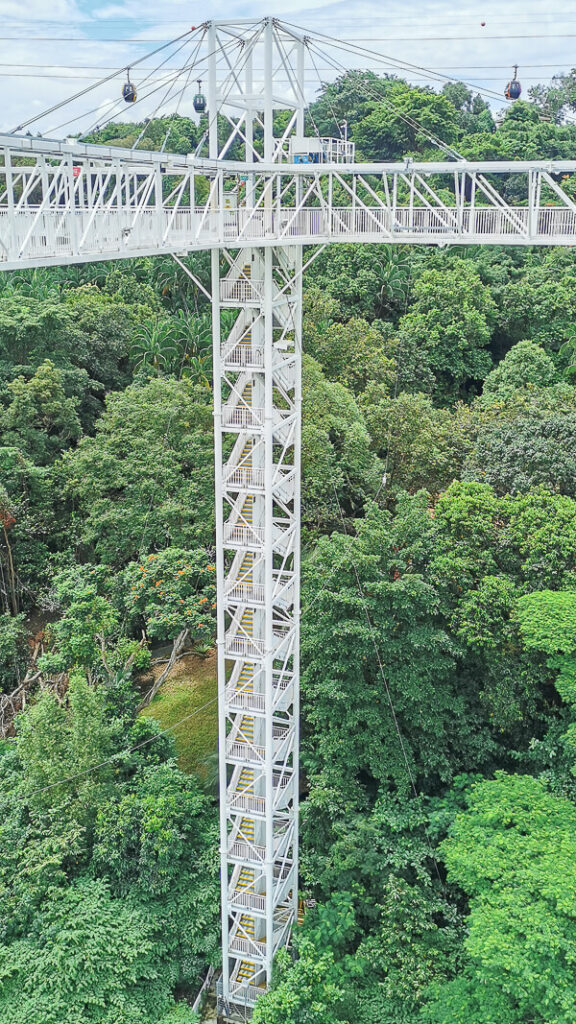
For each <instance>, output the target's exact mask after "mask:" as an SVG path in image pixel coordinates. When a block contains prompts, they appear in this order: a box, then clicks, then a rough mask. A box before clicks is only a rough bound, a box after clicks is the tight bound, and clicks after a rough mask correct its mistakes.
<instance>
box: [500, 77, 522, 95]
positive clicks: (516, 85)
mask: <svg viewBox="0 0 576 1024" xmlns="http://www.w3.org/2000/svg"><path fill="white" fill-rule="evenodd" d="M521 93H522V86H521V85H520V82H517V81H516V79H513V81H512V82H508V85H507V86H506V88H505V90H504V95H505V97H506V99H507V100H519V99H520V96H521Z"/></svg>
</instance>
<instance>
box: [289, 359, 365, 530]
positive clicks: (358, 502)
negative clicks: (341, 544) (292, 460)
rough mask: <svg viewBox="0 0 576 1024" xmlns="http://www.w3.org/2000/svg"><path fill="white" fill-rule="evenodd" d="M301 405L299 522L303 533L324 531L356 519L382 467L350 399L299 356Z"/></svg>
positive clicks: (316, 368)
mask: <svg viewBox="0 0 576 1024" xmlns="http://www.w3.org/2000/svg"><path fill="white" fill-rule="evenodd" d="M303 382H304V387H303V403H302V420H303V426H302V505H303V507H302V516H303V522H304V524H305V526H306V527H308V528H310V529H311V530H314V531H318V530H325V529H327V528H328V527H334V526H338V525H341V524H340V510H341V511H342V514H343V515H344V517H345V518H346V519H349V518H354V517H356V516H357V515H360V514H361V511H362V508H363V505H364V502H365V501H366V500H367V498H369V497H370V496H371V495H373V494H375V493H376V491H377V490H378V487H379V484H380V480H381V465H380V462H379V460H378V459H377V458H376V456H375V455H374V453H373V452H372V451H371V450H370V437H369V435H368V431H367V429H366V425H365V423H364V421H363V418H362V414H361V412H360V410H359V408H358V405H357V403H356V401H355V399H354V396H353V395H352V394H350V392H349V391H348V390H347V389H346V388H345V387H344V386H343V385H342V384H337V383H332V382H331V381H327V380H326V378H325V376H324V374H323V372H322V368H321V367H320V366H319V364H318V363H317V362H316V361H315V360H314V359H311V358H310V356H304V361H303Z"/></svg>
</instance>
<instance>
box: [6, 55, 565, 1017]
mask: <svg viewBox="0 0 576 1024" xmlns="http://www.w3.org/2000/svg"><path fill="white" fill-rule="evenodd" d="M575 80H576V75H575V74H574V73H572V74H571V75H568V76H565V77H564V78H562V79H558V80H555V81H554V82H553V83H552V85H551V86H549V87H546V88H544V87H541V88H540V87H538V88H536V89H534V90H533V94H532V97H531V100H532V101H531V102H523V101H521V102H519V103H517V104H516V105H515V106H514V107H512V108H511V109H509V110H508V111H507V112H506V114H505V115H504V116H503V117H502V118H501V119H499V121H498V123H497V122H496V121H495V119H494V117H493V114H492V112H491V110H490V109H489V108H488V106H487V105H486V103H485V102H484V101H483V100H482V99H481V98H480V97H479V96H473V95H472V94H471V93H470V92H469V91H468V90H467V89H466V87H465V86H462V85H446V86H445V87H444V89H443V90H442V92H441V93H436V92H434V91H432V90H431V89H424V88H415V87H412V86H410V85H409V84H408V83H406V82H403V81H400V80H398V79H395V78H392V77H383V78H378V77H376V76H375V75H373V74H371V73H363V72H351V73H349V74H347V75H344V76H342V77H341V78H339V79H337V80H336V81H335V82H334V83H332V84H331V85H328V86H326V87H324V88H323V90H322V91H321V94H320V96H319V98H318V100H317V101H316V102H315V104H314V107H313V110H312V114H313V117H314V123H315V125H317V127H318V129H319V130H320V132H321V133H322V134H324V135H330V134H332V133H333V130H334V119H336V120H338V121H340V120H342V119H343V118H346V120H347V121H348V123H349V126H350V131H351V133H352V137H353V138H354V140H355V141H356V144H357V147H358V150H359V152H360V154H361V155H362V156H363V157H365V158H366V159H369V160H380V159H385V160H389V159H396V158H398V157H402V156H405V155H406V154H408V155H413V156H418V157H419V158H422V159H429V158H431V157H432V156H435V155H436V150H435V149H434V146H433V143H432V141H431V137H432V136H433V135H434V136H440V137H441V138H442V139H443V140H444V141H445V142H446V143H449V144H450V145H451V146H454V147H457V149H458V151H459V152H461V153H463V154H464V155H466V156H469V157H475V158H512V157H519V158H531V157H535V156H538V157H542V158H552V157H556V156H561V157H566V158H574V157H576V129H574V127H572V126H571V125H568V124H565V123H564V118H563V113H564V112H565V111H566V110H567V109H571V108H574V106H576V86H575ZM541 113H544V114H545V119H542V118H541V117H540V115H541ZM406 114H409V115H410V121H407V119H406V117H405V115H406ZM142 132H144V134H142ZM168 132H169V133H170V134H169V139H170V142H169V148H171V149H174V150H175V151H177V152H182V153H186V152H189V151H190V150H191V149H193V148H194V147H195V146H196V145H197V143H198V141H199V138H200V128H199V127H198V125H196V124H195V123H193V122H192V121H190V120H189V119H187V118H184V117H180V116H174V117H172V118H163V119H159V120H158V121H154V122H151V123H149V124H146V125H126V124H124V123H123V124H117V125H109V126H107V128H105V129H103V130H102V131H101V132H100V133H99V135H98V136H95V138H97V139H98V140H99V141H105V142H107V143H110V144H121V145H132V144H135V143H137V144H138V145H141V146H145V147H147V148H157V149H159V148H161V146H162V145H164V143H165V139H166V136H167V133H168ZM141 135H142V137H141V138H140V141H139V142H137V140H138V139H139V136H141ZM232 155H234V153H233V154H232ZM505 188H506V189H507V191H508V194H509V196H510V197H513V198H514V202H517V203H519V204H522V203H524V202H525V201H526V196H525V195H524V194H522V193H521V192H518V185H517V182H514V181H513V180H510V181H508V182H506V183H505ZM515 190H516V191H515ZM190 266H191V267H192V268H193V271H194V274H195V276H196V277H197V278H198V279H199V280H200V281H202V282H206V281H207V267H208V264H207V260H206V257H205V256H204V255H202V256H198V257H194V258H193V259H192V258H190ZM575 317H576V258H575V255H574V251H573V250H554V249H551V250H548V251H546V250H539V251H537V250H529V249H526V250H521V249H514V250H506V249H488V248H487V249H482V250H478V249H474V248H458V249H456V248H454V249H433V248H419V249H415V250H411V249H409V248H408V247H401V248H399V249H397V250H394V251H388V250H387V249H386V247H385V246H382V247H378V246H368V245H367V246H359V245H339V246H332V247H328V248H326V249H325V250H324V251H323V252H322V253H320V254H319V255H318V258H317V259H315V261H314V262H312V263H311V265H310V268H309V270H308V272H307V275H306V279H305V304H304V332H303V338H304V351H305V354H304V367H303V385H304V395H303V430H302V442H303V452H302V469H303V513H302V514H303V526H304V552H303V554H304V593H303V613H304V614H303V630H302V633H303V636H302V659H303V680H302V688H303V708H302V747H303V750H302V757H303V768H304V772H303V777H302V783H301V788H302V791H303V800H302V822H301V843H302V864H301V887H302V891H303V894H304V895H306V896H307V897H309V898H310V900H309V902H312V903H314V901H315V905H314V906H312V907H311V908H310V909H308V910H307V912H306V915H305V920H304V923H303V925H302V926H301V927H300V928H298V929H297V930H296V934H295V938H294V945H293V949H292V950H291V952H285V953H283V954H281V955H280V956H279V957H278V962H277V973H276V981H275V984H274V986H273V988H272V990H271V991H270V992H269V993H268V994H267V995H266V996H264V997H263V998H262V999H261V1000H260V1002H259V1004H258V1006H257V1008H256V1010H255V1013H254V1017H253V1019H254V1021H255V1024H337V1022H340V1024H417V1022H420V1024H424V1022H425V1024H526V1022H527V1021H531V1022H534V1024H573V1021H574V1019H575V1015H576V983H575V982H574V961H575V957H576V906H575V902H574V888H575V886H574V878H575V875H574V859H575V855H576V850H575V848H574V845H575V841H574V834H575V829H576V781H575V778H574V776H575V774H576V455H575V454H574V452H575V443H576V370H575V366H576V329H575V327H574V322H575ZM227 324H228V326H230V320H229V318H228V320H227ZM210 345H211V321H210V312H209V308H208V305H207V303H206V301H205V299H204V297H203V295H202V292H201V290H199V289H197V287H196V286H195V285H194V284H193V282H192V280H191V279H190V278H189V277H188V276H187V275H186V274H184V273H183V272H182V270H181V269H180V268H179V267H178V266H177V265H176V264H175V263H174V262H173V261H171V260H168V259H160V258H159V259H154V260H152V259H139V260H133V261H126V262H124V263H122V264H121V265H120V264H119V265H110V264H102V265H97V264H95V265H86V266H82V267H70V268H65V269H59V270H50V271H48V270H35V271H27V272H22V273H18V274H10V275H4V276H2V277H0V699H1V700H2V701H3V702H4V703H2V704H1V705H0V710H2V715H3V716H4V717H0V727H1V729H2V734H3V735H4V737H5V739H4V741H3V742H0V1018H1V1020H2V1021H3V1022H4V1021H5V1022H6V1024H80V1022H82V1024H191V1022H192V1020H193V1016H192V1013H191V1011H190V1004H191V1001H192V998H193V996H194V994H195V992H196V990H197V988H198V986H199V982H200V980H201V978H202V976H203V974H204V973H205V970H206V968H207V966H208V965H209V964H214V965H217V964H218V947H219V920H218V877H217V850H218V838H217V831H216V825H217V811H216V807H215V801H214V799H213V798H212V796H210V795H206V791H205V788H204V789H202V786H201V784H200V781H199V780H198V779H197V778H196V777H195V776H194V775H193V774H185V773H184V772H182V771H181V770H180V769H179V767H178V765H177V761H176V758H175V753H176V752H175V748H174V745H173V741H172V739H171V738H170V737H169V736H167V735H165V734H163V733H161V732H160V730H159V728H158V726H157V725H156V724H155V722H154V720H153V718H149V717H139V716H138V713H137V710H138V704H139V702H140V700H141V697H142V693H141V689H142V685H143V684H142V674H143V673H144V676H145V673H146V671H147V670H148V669H149V666H150V662H151V658H152V656H153V655H154V654H155V653H156V652H157V651H158V649H159V648H160V647H161V646H162V647H163V649H164V648H166V649H168V650H169V649H170V647H171V645H178V644H180V643H181V642H183V638H186V641H187V642H188V643H189V644H190V645H191V646H192V647H193V648H194V649H195V650H197V651H200V652H205V651H208V650H209V649H210V648H211V646H212V645H213V639H214V614H215V588H214V550H213V543H214V536H213V529H214V526H213V523H214V499H213V486H212V476H213V446H212V433H211V429H212V428H211V421H212V416H211V411H212V410H211V375H212V371H211V356H210ZM174 649H176V647H175V648H174ZM139 686H140V689H139V688H138V687H139ZM23 695H24V696H23ZM6 709H8V710H10V709H12V712H14V711H15V712H19V714H16V717H14V715H13V714H12V713H11V714H8V713H7V712H6V714H5V711H6Z"/></svg>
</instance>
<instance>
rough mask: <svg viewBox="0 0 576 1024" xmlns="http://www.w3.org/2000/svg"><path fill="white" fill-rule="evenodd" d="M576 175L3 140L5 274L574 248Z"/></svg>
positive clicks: (493, 166)
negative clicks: (135, 264) (430, 250)
mask: <svg viewBox="0 0 576 1024" xmlns="http://www.w3.org/2000/svg"><path fill="white" fill-rule="evenodd" d="M326 141H328V140H326ZM303 144H304V143H303ZM334 155H338V154H337V153H336V154H334ZM344 155H345V156H348V154H344ZM575 174H576V161H542V162H540V161H526V162H521V161H511V162H496V161H490V162H471V161H465V160H462V161H443V162H438V163H416V162H414V161H412V160H410V159H408V160H406V161H404V162H403V163H395V164H394V163H382V164H356V163H344V162H343V161H342V160H340V161H339V162H337V163H322V164H317V165H308V164H295V163H288V162H283V163H280V164H279V163H275V162H270V163H264V162H263V161H260V162H259V163H258V164H253V163H246V162H238V161H226V160H212V161H211V160H209V159H205V158H204V159H200V158H194V157H192V156H181V157H180V156H175V155H171V154H163V153H154V152H143V151H141V150H138V151H134V150H123V149H117V148H114V147H104V146H89V145H79V144H77V143H73V142H71V143H65V142H52V141H49V140H43V139H34V138H28V137H26V136H25V137H15V136H6V135H0V269H3V270H16V269H22V268H23V267H24V266H51V265H61V264H63V263H81V262H87V261H92V260H112V259H124V258H129V257H134V256H153V255H158V254H160V253H173V252H180V253H188V252H194V251H198V250H202V249H221V248H224V247H229V248H239V247H241V246H244V245H253V246H258V247H268V246H275V245H294V244H298V245H317V244H320V245H325V244H327V243H332V242H379V243H389V244H390V243H404V244H410V245H573V244H574V238H575V236H576V202H575V201H574V198H573V195H574V192H575V190H574V185H575V184H576V177H574V175H575ZM511 185H513V187H511ZM518 190H521V191H523V192H524V193H525V195H526V199H525V201H524V202H523V204H522V205H514V204H511V203H510V202H509V201H508V200H507V198H506V197H507V195H508V194H509V193H512V194H517V192H518ZM200 197H202V198H200Z"/></svg>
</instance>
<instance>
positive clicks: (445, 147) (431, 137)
mask: <svg viewBox="0 0 576 1024" xmlns="http://www.w3.org/2000/svg"><path fill="white" fill-rule="evenodd" d="M315 49H316V50H317V52H318V53H323V51H321V50H320V48H319V47H318V46H316V47H315ZM323 56H324V57H325V58H326V59H331V58H330V57H328V55H327V54H325V53H323ZM333 66H334V68H335V70H337V71H338V73H339V74H341V73H342V72H344V73H345V74H349V69H347V68H346V67H345V65H344V64H341V63H340V62H339V61H337V60H336V59H334V65H333ZM364 88H365V92H366V93H367V95H369V96H370V98H371V99H373V100H374V101H375V102H376V103H381V104H382V105H383V106H385V107H387V108H388V109H389V110H391V111H392V112H393V113H394V114H395V116H397V117H399V118H400V119H401V120H402V121H404V123H405V124H407V125H408V126H409V127H410V128H412V130H413V131H418V132H419V134H422V135H424V137H425V138H426V139H428V141H429V142H431V143H432V144H433V145H434V146H437V147H438V148H439V149H440V150H442V152H443V153H446V154H447V155H448V156H450V157H451V158H452V159H453V160H462V159H463V157H462V155H461V154H460V153H459V152H458V150H457V149H455V148H454V147H453V146H450V145H449V144H448V143H447V142H444V141H443V140H442V139H440V138H439V137H438V136H437V135H435V134H434V133H433V132H431V131H429V129H427V128H425V127H424V126H423V125H422V124H420V123H419V121H417V120H416V118H413V117H412V116H411V115H410V114H406V113H405V112H404V111H402V110H399V109H398V107H397V106H396V105H395V104H394V103H393V102H392V101H391V100H390V99H388V98H387V97H384V96H379V95H378V94H377V93H373V92H371V90H370V89H369V88H367V87H365V86H364Z"/></svg>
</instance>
